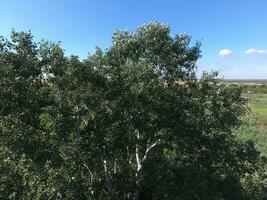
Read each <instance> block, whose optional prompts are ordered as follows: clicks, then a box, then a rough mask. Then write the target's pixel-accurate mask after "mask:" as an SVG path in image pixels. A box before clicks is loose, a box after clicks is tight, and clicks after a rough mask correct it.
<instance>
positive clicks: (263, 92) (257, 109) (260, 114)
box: [227, 80, 267, 156]
mask: <svg viewBox="0 0 267 200" xmlns="http://www.w3.org/2000/svg"><path fill="white" fill-rule="evenodd" d="M227 84H230V85H239V86H241V87H242V90H243V96H244V97H245V98H247V99H248V102H249V105H250V108H251V113H250V114H249V115H248V116H246V117H245V118H244V124H243V125H242V126H241V127H240V128H238V129H237V130H235V132H236V134H237V135H238V136H239V137H240V138H241V139H243V140H252V141H254V142H255V144H256V147H257V148H258V150H259V151H260V152H261V153H262V154H263V155H265V156H267V80H251V81H246V80H242V81H236V80H231V81H227Z"/></svg>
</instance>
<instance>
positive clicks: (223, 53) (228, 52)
mask: <svg viewBox="0 0 267 200" xmlns="http://www.w3.org/2000/svg"><path fill="white" fill-rule="evenodd" d="M219 55H220V56H230V55H233V52H232V51H231V50H230V49H222V50H220V52H219Z"/></svg>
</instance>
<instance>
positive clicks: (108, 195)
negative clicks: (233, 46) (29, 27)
mask: <svg viewBox="0 0 267 200" xmlns="http://www.w3.org/2000/svg"><path fill="white" fill-rule="evenodd" d="M200 52H201V51H200V44H199V43H198V42H196V43H194V44H192V42H191V40H190V37H189V36H188V35H184V34H182V35H174V36H173V35H171V34H170V28H169V27H168V26H167V25H164V24H160V23H157V22H152V23H149V24H147V25H144V26H141V27H139V28H138V29H137V30H135V31H133V32H127V31H122V32H121V31H120V32H116V33H115V34H114V35H113V42H112V45H111V47H109V48H108V49H106V50H101V49H99V48H97V50H96V52H95V53H94V54H93V55H91V56H88V58H86V59H85V60H80V59H79V58H78V57H77V56H66V55H64V50H63V49H62V48H61V46H60V44H58V43H51V42H44V41H42V42H40V43H36V42H34V40H33V36H32V35H31V33H29V32H12V34H11V38H10V39H9V40H8V39H5V38H1V39H0V137H1V138H0V172H1V173H0V199H40V200H43V199H64V200H65V199H101V200H102V199H103V200H104V199H136V200H140V199H155V200H157V199H168V200H171V199H175V200H198V199H203V200H204V199H205V200H223V199H242V200H251V199H255V200H257V199H262V198H264V196H265V195H266V191H267V188H266V186H267V183H266V177H267V174H266V171H267V169H266V168H267V165H266V157H264V148H265V146H264V144H262V143H260V139H259V141H258V140H257V139H256V140H255V139H254V138H255V137H254V136H253V134H254V135H258V129H255V128H254V127H256V126H255V124H256V122H254V121H253V120H250V119H249V120H244V116H246V115H247V113H248V112H247V111H248V106H247V101H246V99H245V98H244V97H243V95H242V88H240V87H238V86H229V85H227V84H220V80H218V78H217V73H210V74H209V73H204V74H203V75H202V76H201V77H200V78H198V77H197V76H196V73H195V71H196V62H197V60H198V59H199V57H200ZM249 134H251V135H249ZM244 135H245V136H244ZM244 137H246V138H245V139H243V138H244ZM251 138H253V141H254V142H258V143H257V144H256V146H257V148H258V150H257V149H256V148H255V143H254V142H253V141H251V140H250V139H251ZM259 150H262V153H261V152H260V151H259Z"/></svg>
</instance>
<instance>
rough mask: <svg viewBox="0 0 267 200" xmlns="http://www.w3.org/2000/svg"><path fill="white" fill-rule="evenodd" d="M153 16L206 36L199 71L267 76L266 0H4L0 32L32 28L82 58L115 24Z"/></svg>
mask: <svg viewBox="0 0 267 200" xmlns="http://www.w3.org/2000/svg"><path fill="white" fill-rule="evenodd" d="M151 20H157V21H159V22H163V23H168V24H169V25H170V26H171V32H172V33H173V34H174V33H183V32H187V33H188V34H190V35H192V39H193V41H194V40H200V41H201V42H202V58H201V60H199V62H198V70H199V71H202V70H210V69H216V70H220V71H221V75H223V76H224V77H225V78H251V79H254V78H261V79H264V78H265V79H267V1H266V0H220V1H219V0H105V1H104V0H23V1H22V0H0V35H4V36H8V35H9V34H10V31H11V30H12V28H14V29H15V30H17V31H21V30H31V31H32V33H33V34H34V36H35V38H36V40H40V39H42V38H44V39H47V40H51V41H58V40H60V41H62V45H63V48H64V49H66V53H67V54H71V53H72V54H76V55H79V56H80V57H81V58H85V57H86V55H87V54H88V53H89V52H93V51H94V49H95V46H99V47H101V48H106V47H108V46H109V45H110V44H111V37H112V34H113V32H114V31H115V30H116V29H122V30H124V29H126V28H127V29H128V30H134V29H135V28H136V27H137V26H139V25H142V24H144V23H147V22H149V21H151Z"/></svg>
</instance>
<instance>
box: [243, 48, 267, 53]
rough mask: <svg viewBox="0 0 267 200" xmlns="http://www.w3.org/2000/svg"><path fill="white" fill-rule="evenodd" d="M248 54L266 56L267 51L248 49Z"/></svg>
mask: <svg viewBox="0 0 267 200" xmlns="http://www.w3.org/2000/svg"><path fill="white" fill-rule="evenodd" d="M245 53H246V54H253V53H256V54H266V55H267V50H262V49H253V48H251V49H247V50H246V51H245Z"/></svg>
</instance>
